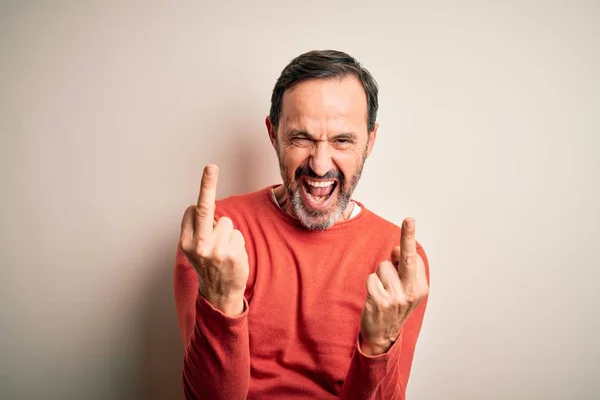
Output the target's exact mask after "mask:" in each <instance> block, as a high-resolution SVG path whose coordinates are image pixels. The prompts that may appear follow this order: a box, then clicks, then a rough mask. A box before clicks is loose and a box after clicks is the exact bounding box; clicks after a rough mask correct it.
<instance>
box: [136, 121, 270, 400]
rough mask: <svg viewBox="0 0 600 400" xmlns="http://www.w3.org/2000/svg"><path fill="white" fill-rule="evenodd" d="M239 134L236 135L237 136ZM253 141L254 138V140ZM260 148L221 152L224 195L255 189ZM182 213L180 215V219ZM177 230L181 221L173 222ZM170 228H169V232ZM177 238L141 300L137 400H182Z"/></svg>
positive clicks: (163, 248) (241, 146)
mask: <svg viewBox="0 0 600 400" xmlns="http://www.w3.org/2000/svg"><path fill="white" fill-rule="evenodd" d="M238 134H239V133H238ZM254 137H256V136H254ZM259 153H260V152H259V147H257V146H253V145H252V144H251V143H249V141H248V140H247V139H245V138H244V137H243V136H240V139H239V142H238V144H237V145H236V146H235V151H233V152H227V151H225V149H223V150H222V155H220V156H219V159H220V162H221V163H223V162H226V163H227V165H228V167H227V169H228V170H230V171H231V172H232V174H231V177H232V178H233V179H232V180H231V182H230V183H229V184H228V185H227V186H228V187H227V191H228V192H231V193H232V194H233V193H245V192H248V191H251V190H254V189H256V188H257V185H258V184H259V182H258V180H257V178H256V177H257V176H259V175H258V174H260V171H261V169H260V163H259V160H260V159H261V158H264V154H263V155H262V157H261V154H259ZM183 211H184V210H181V215H183ZM173 224H174V225H175V226H177V230H178V229H179V224H180V221H173ZM171 229H172V227H168V229H167V230H168V231H171ZM177 239H178V238H177V237H174V238H173V239H172V241H171V242H169V243H162V244H161V245H159V246H156V247H157V248H159V249H160V250H159V252H157V254H155V256H154V258H153V259H154V260H158V261H157V263H156V265H153V269H152V271H153V272H154V275H153V277H152V279H151V280H150V283H149V285H148V290H147V292H146V293H144V297H143V298H142V304H143V309H142V310H141V327H140V334H141V338H140V353H139V356H140V359H139V364H138V365H139V370H138V382H137V384H138V385H139V386H138V387H137V388H135V389H136V394H137V396H136V399H139V400H142V399H143V400H164V399H183V391H182V388H181V380H182V378H181V374H182V366H183V345H182V343H181V339H180V336H179V328H178V325H177V315H176V312H175V299H174V294H173V268H174V261H175V250H176V246H177Z"/></svg>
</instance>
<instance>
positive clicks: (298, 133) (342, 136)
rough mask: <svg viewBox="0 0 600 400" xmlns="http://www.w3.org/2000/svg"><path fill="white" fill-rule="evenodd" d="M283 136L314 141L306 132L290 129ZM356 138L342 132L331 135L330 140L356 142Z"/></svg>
mask: <svg viewBox="0 0 600 400" xmlns="http://www.w3.org/2000/svg"><path fill="white" fill-rule="evenodd" d="M285 136H287V137H289V136H301V137H305V138H308V139H314V137H313V135H311V134H310V133H308V132H307V131H304V130H301V129H290V130H289V131H287V132H285ZM356 138H357V135H356V134H355V133H354V132H344V133H338V134H335V135H333V137H332V138H331V139H333V140H339V139H347V140H356Z"/></svg>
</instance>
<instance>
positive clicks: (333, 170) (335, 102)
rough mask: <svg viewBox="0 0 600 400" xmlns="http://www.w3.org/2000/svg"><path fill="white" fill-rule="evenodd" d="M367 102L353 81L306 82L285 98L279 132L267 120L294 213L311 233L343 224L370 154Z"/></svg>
mask: <svg viewBox="0 0 600 400" xmlns="http://www.w3.org/2000/svg"><path fill="white" fill-rule="evenodd" d="M367 112H368V111H367V97H366V94H365V91H364V89H363V87H362V85H361V83H360V82H359V81H358V80H357V79H356V78H355V77H353V76H348V77H346V78H343V79H341V80H340V79H327V80H325V79H315V80H309V81H304V82H302V83H300V84H298V85H297V86H295V87H293V88H292V89H290V90H287V91H286V92H285V93H284V95H283V100H282V107H281V117H280V120H279V128H278V130H277V132H275V131H274V130H273V126H272V124H271V123H270V121H269V120H267V127H268V128H269V133H270V136H271V141H272V142H273V145H274V147H275V150H276V151H277V157H278V159H279V165H280V170H281V177H282V179H283V182H284V185H285V188H286V191H287V195H288V199H289V200H290V202H291V212H292V213H293V215H294V216H295V217H296V218H298V219H299V220H300V222H301V223H302V225H304V226H305V227H306V228H308V229H311V230H323V229H327V228H329V227H330V226H331V225H333V224H334V223H335V222H336V221H338V220H339V219H340V217H341V216H342V214H343V212H344V210H345V209H346V207H347V206H348V202H349V201H350V198H351V196H352V193H353V191H354V189H355V187H356V185H357V184H358V181H359V178H360V175H361V173H362V168H363V164H364V162H365V160H366V158H367V156H368V155H369V153H370V152H371V149H372V147H373V143H374V141H375V136H376V134H377V127H375V129H374V130H373V132H370V133H369V132H368V127H367Z"/></svg>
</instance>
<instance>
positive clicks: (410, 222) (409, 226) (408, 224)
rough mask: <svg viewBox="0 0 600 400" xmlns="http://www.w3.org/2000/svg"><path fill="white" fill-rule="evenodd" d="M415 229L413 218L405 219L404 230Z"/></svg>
mask: <svg viewBox="0 0 600 400" xmlns="http://www.w3.org/2000/svg"><path fill="white" fill-rule="evenodd" d="M414 227H415V220H414V219H413V218H407V219H406V229H413V228H414Z"/></svg>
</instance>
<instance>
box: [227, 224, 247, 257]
mask: <svg viewBox="0 0 600 400" xmlns="http://www.w3.org/2000/svg"><path fill="white" fill-rule="evenodd" d="M229 247H230V248H231V253H232V254H234V255H235V256H236V257H239V260H243V259H247V258H248V253H247V252H246V240H245V239H244V235H243V234H242V232H240V231H239V230H237V229H234V230H233V232H232V233H231V240H229Z"/></svg>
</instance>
